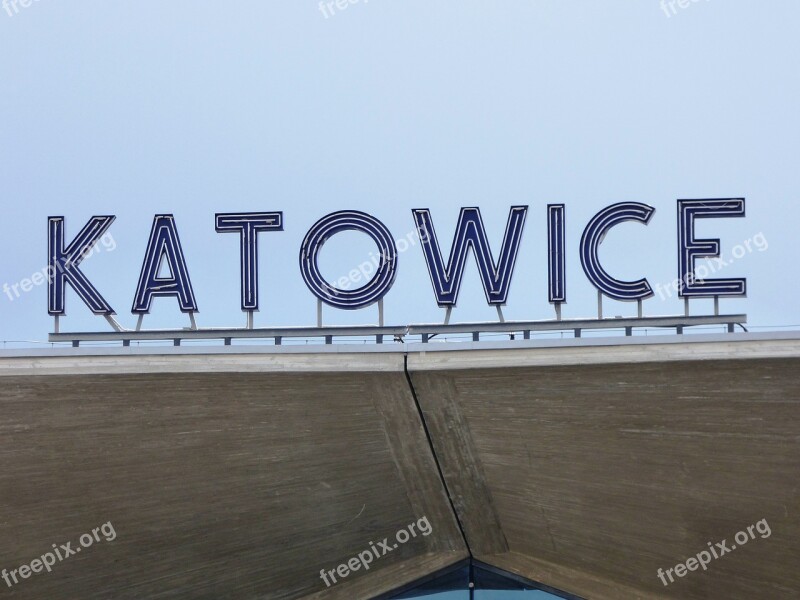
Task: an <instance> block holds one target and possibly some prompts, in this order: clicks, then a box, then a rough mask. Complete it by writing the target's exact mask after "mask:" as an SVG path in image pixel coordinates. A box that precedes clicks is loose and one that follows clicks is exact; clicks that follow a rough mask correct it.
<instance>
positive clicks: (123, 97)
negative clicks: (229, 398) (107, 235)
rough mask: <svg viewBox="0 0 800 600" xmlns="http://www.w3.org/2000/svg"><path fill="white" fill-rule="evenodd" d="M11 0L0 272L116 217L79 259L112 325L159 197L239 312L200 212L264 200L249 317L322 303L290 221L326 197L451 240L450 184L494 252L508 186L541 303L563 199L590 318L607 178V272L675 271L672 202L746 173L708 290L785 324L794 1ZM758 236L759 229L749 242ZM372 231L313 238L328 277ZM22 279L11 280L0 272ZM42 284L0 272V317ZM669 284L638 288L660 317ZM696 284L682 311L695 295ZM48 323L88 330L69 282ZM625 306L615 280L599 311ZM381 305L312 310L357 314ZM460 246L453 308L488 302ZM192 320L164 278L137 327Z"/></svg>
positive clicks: (204, 312) (521, 309) (41, 257)
mask: <svg viewBox="0 0 800 600" xmlns="http://www.w3.org/2000/svg"><path fill="white" fill-rule="evenodd" d="M340 5H341V6H346V8H344V9H339V8H336V5H335V4H331V5H330V6H332V7H333V8H332V9H331V8H327V7H324V6H323V8H322V9H321V8H320V5H319V4H318V2H317V1H316V0H292V1H291V2H288V1H285V2H255V1H248V2H245V1H240V2H235V3H234V2H231V3H225V2H206V1H202V0H191V1H189V0H175V1H171V2H155V1H151V0H139V1H137V2H107V1H100V0H83V1H81V2H80V3H77V2H71V3H70V2H56V1H55V0H36V1H34V2H32V3H31V4H30V5H28V6H23V5H21V4H20V2H19V1H17V2H16V4H13V3H11V2H10V0H9V3H7V4H6V5H5V6H4V7H3V8H2V9H0V51H2V57H3V59H2V61H0V85H1V86H2V94H0V182H2V188H1V191H0V193H1V194H2V195H1V196H0V197H1V198H2V218H1V219H0V232H2V234H1V235H0V251H2V256H3V258H2V267H0V284H4V283H5V284H8V285H9V286H12V285H13V284H15V283H16V284H19V282H20V281H22V280H23V279H25V278H30V277H31V275H32V274H33V273H35V272H37V271H41V269H42V268H44V267H45V266H46V247H47V240H46V224H47V217H48V216H49V215H63V216H65V217H66V224H67V237H68V238H69V239H71V238H72V237H73V236H74V234H75V233H77V231H78V230H79V229H80V227H82V226H83V224H84V223H85V222H86V221H87V219H88V218H89V217H90V216H92V215H94V214H114V215H116V216H117V221H116V222H115V223H114V225H113V226H112V228H111V230H110V232H111V234H112V235H113V238H114V245H115V249H114V250H113V251H106V249H104V251H103V252H99V253H98V254H96V255H94V256H92V257H91V258H90V259H89V260H87V262H86V263H84V265H85V267H84V271H85V272H86V274H87V275H88V276H89V277H90V278H91V280H92V281H93V282H94V284H95V285H96V286H97V288H98V289H99V290H100V291H101V293H103V295H104V296H105V297H106V298H107V299H108V300H109V302H110V303H111V305H112V306H113V307H114V308H115V310H116V311H117V313H118V319H119V320H120V322H121V323H122V324H123V325H126V326H131V327H132V326H133V325H134V324H135V317H134V316H133V315H132V314H131V313H130V307H131V303H132V299H133V294H134V291H135V288H136V283H137V279H138V274H139V269H140V267H141V262H142V258H143V253H144V249H145V245H146V243H147V237H148V233H149V230H150V226H151V223H152V219H153V215H154V214H155V213H174V214H175V217H176V219H177V224H178V230H179V232H180V234H181V238H182V242H183V247H184V250H185V253H186V258H187V261H188V266H189V271H190V275H191V278H192V281H193V284H194V288H195V293H196V295H197V301H198V304H199V308H200V313H199V314H198V323H199V324H200V325H201V326H226V325H228V326H230V325H242V324H244V317H243V316H242V313H241V311H240V308H239V273H238V269H239V260H238V246H237V240H236V236H233V235H229V234H225V235H221V234H217V233H215V231H214V213H215V212H234V211H256V210H265V211H273V210H282V211H284V218H285V231H284V232H282V233H268V234H264V235H262V237H261V269H260V275H261V304H262V310H261V312H260V313H259V314H258V315H257V317H256V324H257V325H263V326H266V325H310V324H314V323H315V318H316V312H315V299H314V297H313V296H312V295H311V293H310V292H309V291H308V290H307V289H306V288H305V286H304V283H303V280H302V278H301V276H300V273H299V270H298V265H297V262H298V260H297V255H298V251H299V247H300V243H301V241H302V239H303V237H304V235H305V233H306V231H307V230H308V228H309V227H310V226H311V225H312V224H313V223H314V222H315V221H316V220H317V219H319V218H320V217H322V216H324V215H325V214H327V213H329V212H332V211H335V210H340V209H358V210H363V211H366V212H369V213H371V214H373V215H375V216H376V217H378V218H379V219H381V220H382V221H384V222H385V223H386V224H387V225H388V227H389V228H390V229H391V231H392V233H393V234H394V236H395V237H397V238H402V237H404V236H406V235H407V234H408V233H409V232H411V231H412V230H413V222H412V219H411V212H410V210H411V209H412V208H419V207H425V208H430V209H431V210H432V212H433V218H434V222H435V224H436V227H437V231H438V233H439V235H440V237H441V238H443V239H444V242H445V244H446V245H447V248H446V251H449V244H450V240H451V239H452V232H453V229H454V226H455V221H456V218H457V215H458V210H459V208H460V207H462V206H479V207H481V209H482V211H483V216H484V220H485V222H486V224H487V228H488V231H489V235H490V238H491V240H492V243H493V246H494V247H495V252H497V248H498V247H499V242H500V239H501V236H502V232H503V229H504V226H505V222H506V220H507V217H508V209H509V207H510V206H511V205H516V204H528V205H530V207H531V209H530V214H529V216H528V221H527V225H526V231H525V236H524V238H523V242H522V251H521V253H520V257H519V260H518V262H517V267H516V274H515V280H514V284H513V286H512V288H511V294H510V298H509V303H508V306H507V307H506V309H505V313H506V318H508V319H544V318H551V317H552V315H553V311H552V308H551V307H550V305H549V304H548V303H547V288H546V285H547V262H546V254H545V252H546V248H547V243H546V221H545V216H546V213H545V207H546V205H547V204H548V203H556V202H563V203H565V204H566V205H567V223H568V230H567V249H568V294H569V303H568V305H567V306H566V307H565V309H564V316H565V317H576V318H577V317H587V316H593V314H594V311H595V310H596V296H595V292H594V289H593V288H592V287H591V285H590V284H589V283H588V281H587V280H586V278H585V277H584V275H583V273H582V271H581V268H580V263H579V259H578V253H577V247H578V243H579V241H580V235H581V232H582V230H583V228H584V226H585V224H586V223H587V222H588V221H589V219H590V218H591V217H592V216H593V215H594V214H595V213H596V212H597V211H599V210H600V209H602V208H603V207H605V206H607V205H609V204H612V203H616V202H621V201H639V202H646V203H648V204H651V205H652V206H654V207H655V208H656V214H655V216H654V218H653V220H652V221H651V223H650V225H649V226H647V227H644V226H642V225H637V224H625V225H623V226H620V227H618V228H616V229H615V230H614V231H613V232H612V233H611V234H610V235H609V236H608V239H607V240H606V242H605V244H604V245H603V248H602V254H601V256H602V258H603V260H604V261H605V264H606V268H607V269H608V270H609V271H611V272H612V273H613V274H614V275H616V276H618V277H619V278H623V279H638V278H639V277H642V276H646V277H648V278H649V280H650V282H651V284H652V285H653V286H655V285H656V284H662V285H666V284H668V283H670V282H671V281H673V280H674V279H675V278H676V277H677V236H676V216H675V215H676V206H675V205H676V199H678V198H709V197H746V199H747V217H746V218H744V219H725V220H715V221H711V220H709V221H705V222H702V223H701V225H700V226H699V227H698V233H699V234H702V235H703V236H704V237H720V238H721V239H722V244H723V255H724V256H727V257H729V256H730V253H731V251H732V249H733V248H734V247H735V246H736V245H739V244H743V243H744V242H745V241H747V240H754V239H755V236H757V235H759V234H760V235H761V236H762V237H761V238H758V240H761V242H762V243H761V244H760V245H759V246H756V245H755V244H754V243H751V248H752V252H747V253H746V255H744V256H742V257H741V258H740V259H738V260H735V261H734V262H733V264H731V265H730V266H728V267H726V269H725V273H724V274H725V276H731V277H739V276H744V277H747V278H748V284H749V297H748V298H747V299H741V300H725V301H723V303H722V310H723V312H736V313H738V312H746V313H748V314H749V316H750V323H751V325H754V326H756V327H763V326H767V325H795V324H800V315H798V309H797V297H798V293H800V286H799V285H798V282H797V278H796V270H797V265H796V261H795V259H796V256H797V244H798V240H797V238H796V237H795V236H796V231H797V223H798V218H799V217H800V208H798V194H800V169H799V168H798V167H797V164H796V163H797V160H798V157H799V156H800V152H798V150H800V148H799V146H800V116H798V110H799V107H800V84H799V83H798V68H797V64H798V58H800V37H798V36H797V27H798V24H799V23H800V3H798V2H796V1H795V0H775V1H773V2H769V3H757V2H751V1H746V0H724V1H723V0H710V1H706V0H702V1H700V2H691V3H689V4H688V6H687V7H686V8H680V7H679V6H678V5H677V4H675V5H674V11H673V10H670V8H669V6H668V4H665V5H664V6H663V7H662V6H661V5H660V4H659V0H639V1H637V2H627V1H622V0H608V1H597V0H524V1H522V0H508V1H506V2H502V3H488V2H476V1H473V0H459V1H454V0H440V1H438V2H430V1H422V0H395V1H390V0H371V1H369V2H367V1H366V0H360V2H357V3H354V4H344V3H340ZM763 242H766V243H763ZM371 250H373V247H372V245H371V244H370V243H368V241H367V240H365V239H362V238H361V237H359V236H357V235H355V234H352V235H351V234H343V235H341V236H340V237H338V238H335V239H333V240H332V241H331V242H330V243H329V245H327V246H326V249H325V252H324V254H323V260H322V265H323V270H324V272H325V274H327V275H330V278H331V279H335V278H338V277H340V276H341V275H344V274H346V273H347V272H348V271H349V270H350V269H352V268H353V267H354V266H356V265H358V264H359V263H360V262H362V261H363V260H364V259H365V258H367V257H368V254H369V252H370V251H371ZM18 289H19V288H18ZM46 310H47V294H46V285H38V286H32V289H31V290H30V291H28V292H23V293H21V294H20V295H19V297H16V295H14V294H13V293H12V295H11V297H9V295H8V294H6V293H3V294H2V295H0V339H3V340H44V339H46V336H47V333H48V332H49V331H50V330H51V329H52V319H51V318H50V317H48V315H47V312H46ZM682 310H683V306H682V304H681V302H679V301H678V300H677V299H675V298H672V299H669V298H667V299H663V298H661V297H660V296H656V297H655V298H653V299H651V300H649V301H647V302H646V304H645V312H646V314H648V315H659V314H680V313H681V312H682ZM710 310H711V303H710V302H706V301H698V302H697V303H696V304H693V307H692V311H693V312H694V313H701V312H708V311H710ZM67 311H68V316H67V317H66V318H65V319H64V320H63V322H62V329H63V330H105V329H107V325H106V323H105V322H104V321H103V320H102V319H100V318H97V317H93V316H92V315H91V314H90V313H89V312H88V310H87V309H86V308H85V307H84V306H83V304H82V303H81V302H80V300H79V299H78V297H77V295H76V294H74V293H73V292H71V291H70V292H69V293H68V297H67ZM635 311H636V307H635V305H630V304H618V303H613V302H607V308H606V313H607V315H616V314H620V315H621V314H624V315H633V314H635ZM376 313H377V311H376V309H375V308H374V307H373V308H370V309H366V310H363V311H358V312H347V313H345V312H342V311H336V310H333V309H327V308H326V311H325V320H326V322H327V323H330V324H334V323H342V324H343V323H369V322H375V320H376ZM442 318H443V311H442V310H441V309H439V308H438V307H437V305H436V302H435V300H434V296H433V293H432V290H431V285H430V281H429V278H428V275H427V271H426V268H425V263H424V259H423V256H422V253H421V251H420V249H419V247H413V248H411V249H409V250H408V251H407V252H405V253H403V254H402V255H401V256H400V259H399V272H398V279H397V282H396V284H395V287H394V288H393V290H392V291H391V292H390V294H389V296H388V297H387V299H386V320H387V322H388V323H391V324H406V323H412V322H434V321H440V320H441V319H442ZM494 318H496V314H495V312H494V310H493V309H491V308H490V307H488V306H487V305H486V302H485V299H484V295H483V292H482V291H481V288H480V283H479V278H478V276H477V269H475V266H474V263H470V265H469V267H468V271H467V277H466V280H465V283H464V286H463V288H462V290H461V302H460V303H459V307H458V308H457V309H456V311H455V313H454V315H453V319H454V320H460V321H465V320H480V319H494ZM187 324H188V320H187V319H186V317H185V316H184V315H181V314H180V313H179V312H178V311H177V308H176V303H175V302H174V301H173V300H169V299H160V300H156V302H155V310H154V313H153V316H152V317H151V318H149V319H147V320H146V321H145V325H146V326H159V327H182V326H185V325H187Z"/></svg>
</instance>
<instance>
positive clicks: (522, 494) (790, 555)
mask: <svg viewBox="0 0 800 600" xmlns="http://www.w3.org/2000/svg"><path fill="white" fill-rule="evenodd" d="M737 339H741V338H737ZM409 370H410V371H411V377H412V381H413V384H414V388H415V390H416V394H417V397H418V399H419V402H420V404H421V406H422V409H423V413H424V414H425V418H426V421H427V423H428V426H429V428H430V431H431V436H432V439H433V445H434V448H435V449H436V452H437V455H438V457H439V460H440V462H441V464H442V468H443V471H444V474H445V478H446V480H447V483H448V487H449V489H450V491H451V493H452V494H453V496H454V498H453V500H454V503H455V506H456V509H457V510H458V511H459V513H460V517H461V521H462V523H463V524H464V528H465V531H466V535H467V540H468V543H469V545H470V547H471V549H472V551H473V553H474V555H475V556H476V558H478V559H479V560H482V561H484V562H487V563H489V564H492V565H494V566H497V567H499V568H503V569H506V570H509V571H512V572H515V573H518V574H520V575H522V576H525V577H528V578H530V579H533V580H536V581H540V582H543V583H546V584H548V585H550V586H553V587H555V588H560V589H562V590H566V591H569V592H572V593H574V594H578V595H581V596H583V597H586V598H591V599H600V600H603V599H608V600H619V599H620V598H681V599H687V598H688V599H694V598H697V599H701V598H713V599H716V598H725V599H726V600H735V599H742V600H745V599H747V600H750V599H753V598H759V599H761V598H764V599H770V600H777V599H787V600H788V599H793V598H798V597H800V343H798V341H797V340H783V341H746V340H743V341H737V342H731V343H709V344H702V343H684V344H674V343H673V344H668V345H663V346H662V345H660V344H647V345H644V346H618V347H614V346H606V347H604V346H595V347H563V348H550V349H547V350H541V349H524V350H493V351H472V352H466V353H458V352H429V353H425V354H412V355H411V356H410V357H409ZM762 519H767V522H768V524H769V526H770V529H771V532H772V534H771V536H769V537H768V538H766V539H762V538H761V536H760V535H759V534H758V532H756V539H755V540H751V541H750V542H749V543H748V544H747V545H746V546H744V547H741V548H737V549H736V550H735V551H733V552H732V553H730V554H727V555H726V556H723V557H721V558H720V559H719V560H715V561H713V562H712V563H711V564H710V565H709V567H708V570H707V571H705V572H703V571H697V572H690V573H689V574H688V575H687V576H685V577H684V578H678V577H675V579H676V582H675V583H672V584H671V585H670V586H669V587H665V586H664V585H663V584H662V583H661V582H660V580H659V579H658V577H657V570H658V569H659V568H662V569H668V568H673V567H674V566H675V565H676V564H677V563H679V562H683V561H685V560H686V559H687V558H689V557H691V556H694V555H696V554H697V553H698V552H700V551H702V550H707V549H708V545H707V544H708V542H719V541H721V540H723V539H727V540H728V545H729V546H731V545H734V544H735V542H734V541H733V536H734V535H735V534H736V533H737V532H739V531H740V530H743V529H745V528H747V527H748V526H752V525H753V524H755V523H756V522H757V521H760V520H762ZM504 543H505V544H506V545H507V548H505V549H504V548H503V544H504Z"/></svg>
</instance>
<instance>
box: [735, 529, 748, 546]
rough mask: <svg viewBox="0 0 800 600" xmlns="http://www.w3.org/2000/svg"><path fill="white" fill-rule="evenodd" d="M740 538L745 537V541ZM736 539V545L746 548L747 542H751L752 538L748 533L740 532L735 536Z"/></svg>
mask: <svg viewBox="0 0 800 600" xmlns="http://www.w3.org/2000/svg"><path fill="white" fill-rule="evenodd" d="M739 536H744V539H741V540H740V539H739ZM734 539H735V540H736V543H737V544H739V545H740V546H744V545H745V544H746V543H747V542H749V541H750V538H749V537H748V536H747V532H746V531H740V532H739V533H737V534H736V536H734Z"/></svg>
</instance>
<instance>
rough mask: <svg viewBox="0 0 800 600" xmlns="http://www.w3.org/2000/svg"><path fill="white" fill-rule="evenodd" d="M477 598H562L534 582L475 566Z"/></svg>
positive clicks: (499, 599)
mask: <svg viewBox="0 0 800 600" xmlns="http://www.w3.org/2000/svg"><path fill="white" fill-rule="evenodd" d="M474 577H475V600H554V599H555V600H561V599H562V598H564V597H565V596H556V595H554V594H551V593H549V592H546V591H544V590H542V589H540V587H542V586H536V585H534V584H529V583H522V582H521V581H519V580H517V579H513V578H511V577H506V576H504V575H500V574H498V573H494V572H492V571H488V570H486V569H481V568H480V567H475V570H474Z"/></svg>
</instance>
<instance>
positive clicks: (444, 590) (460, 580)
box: [392, 567, 469, 600]
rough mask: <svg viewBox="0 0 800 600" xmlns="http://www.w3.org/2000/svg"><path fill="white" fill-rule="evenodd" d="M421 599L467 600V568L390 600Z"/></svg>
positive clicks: (428, 582)
mask: <svg viewBox="0 0 800 600" xmlns="http://www.w3.org/2000/svg"><path fill="white" fill-rule="evenodd" d="M406 598H423V599H425V600H469V567H461V568H459V569H457V570H455V571H452V572H450V573H447V574H445V575H442V576H440V577H436V578H435V579H432V580H431V581H427V582H425V583H422V584H420V585H418V586H417V587H415V588H413V589H411V590H409V591H407V592H403V593H401V594H399V595H397V596H392V600H403V599H406Z"/></svg>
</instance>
